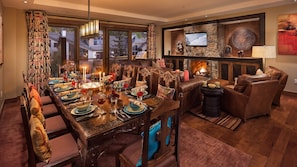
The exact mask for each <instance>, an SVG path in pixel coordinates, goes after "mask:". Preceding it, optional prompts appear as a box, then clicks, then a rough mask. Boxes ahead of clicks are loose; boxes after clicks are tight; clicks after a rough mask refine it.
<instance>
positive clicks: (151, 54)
mask: <svg viewBox="0 0 297 167" xmlns="http://www.w3.org/2000/svg"><path fill="white" fill-rule="evenodd" d="M147 43H148V47H147V50H148V58H151V59H152V58H153V59H156V32H155V25H154V24H149V25H148V40H147Z"/></svg>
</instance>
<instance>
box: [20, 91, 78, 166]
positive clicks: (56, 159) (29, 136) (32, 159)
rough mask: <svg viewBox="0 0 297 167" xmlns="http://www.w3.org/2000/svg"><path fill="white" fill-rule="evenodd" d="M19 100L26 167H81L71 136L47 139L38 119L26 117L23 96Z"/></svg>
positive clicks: (76, 147)
mask: <svg viewBox="0 0 297 167" xmlns="http://www.w3.org/2000/svg"><path fill="white" fill-rule="evenodd" d="M20 99H21V100H20V101H21V115H22V120H23V125H24V132H25V136H26V143H27V150H28V166H32V167H35V166H67V165H69V164H70V166H82V160H81V155H80V152H79V149H78V145H77V143H76V140H75V138H74V137H73V135H72V134H71V133H65V134H62V135H59V136H56V137H54V138H49V137H48V135H47V134H46V133H45V129H44V127H43V126H42V124H41V123H40V121H39V119H38V118H35V116H32V117H31V116H29V115H28V114H29V113H28V112H27V111H26V110H27V107H26V106H25V105H26V104H25V105H24V102H25V103H26V100H25V98H24V96H21V97H20ZM45 158H47V159H45Z"/></svg>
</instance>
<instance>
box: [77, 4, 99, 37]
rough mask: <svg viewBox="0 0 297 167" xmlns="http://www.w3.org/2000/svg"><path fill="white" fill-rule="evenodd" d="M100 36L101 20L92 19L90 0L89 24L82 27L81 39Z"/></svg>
mask: <svg viewBox="0 0 297 167" xmlns="http://www.w3.org/2000/svg"><path fill="white" fill-rule="evenodd" d="M97 35H99V20H91V19H90V0H88V23H86V24H84V25H82V26H80V36H81V37H94V36H97Z"/></svg>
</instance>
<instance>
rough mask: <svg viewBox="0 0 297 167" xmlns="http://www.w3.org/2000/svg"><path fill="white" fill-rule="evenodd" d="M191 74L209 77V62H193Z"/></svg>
mask: <svg viewBox="0 0 297 167" xmlns="http://www.w3.org/2000/svg"><path fill="white" fill-rule="evenodd" d="M191 72H192V74H193V75H200V76H205V77H206V76H208V75H209V72H210V70H209V65H208V61H203V60H191Z"/></svg>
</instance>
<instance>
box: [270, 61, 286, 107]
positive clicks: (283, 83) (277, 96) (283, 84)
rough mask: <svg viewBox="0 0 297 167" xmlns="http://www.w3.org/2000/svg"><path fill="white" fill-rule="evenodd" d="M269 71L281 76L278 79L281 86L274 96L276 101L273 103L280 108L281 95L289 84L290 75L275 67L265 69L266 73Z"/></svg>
mask: <svg viewBox="0 0 297 167" xmlns="http://www.w3.org/2000/svg"><path fill="white" fill-rule="evenodd" d="M268 70H269V71H273V72H275V73H278V74H279V76H278V77H277V78H276V79H277V80H278V84H279V85H278V88H277V91H276V94H275V96H274V99H273V101H272V104H274V105H277V106H279V105H280V97H281V94H282V92H283V90H284V88H285V87H286V84H287V80H288V74H287V73H285V72H284V71H282V70H280V69H278V68H276V67H273V66H268V68H266V69H265V73H267V72H268Z"/></svg>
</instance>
